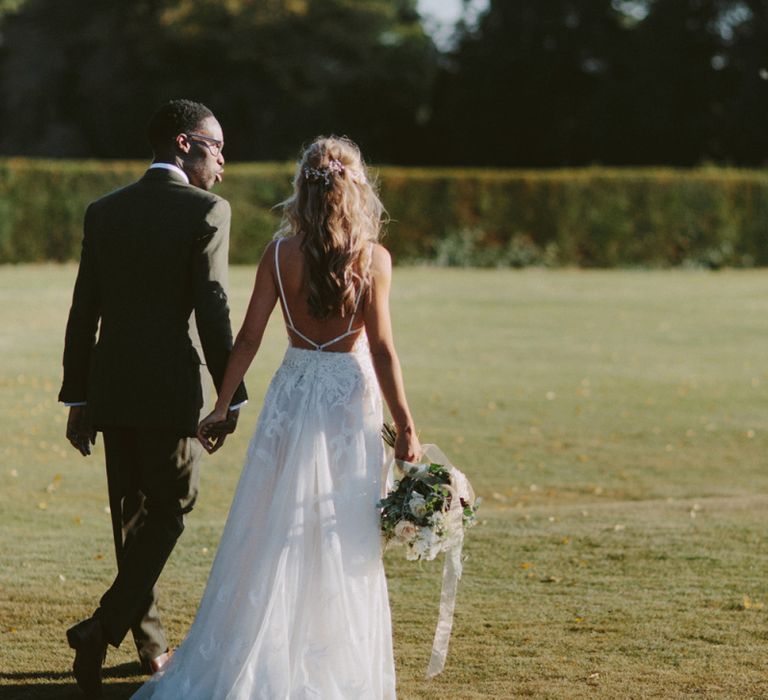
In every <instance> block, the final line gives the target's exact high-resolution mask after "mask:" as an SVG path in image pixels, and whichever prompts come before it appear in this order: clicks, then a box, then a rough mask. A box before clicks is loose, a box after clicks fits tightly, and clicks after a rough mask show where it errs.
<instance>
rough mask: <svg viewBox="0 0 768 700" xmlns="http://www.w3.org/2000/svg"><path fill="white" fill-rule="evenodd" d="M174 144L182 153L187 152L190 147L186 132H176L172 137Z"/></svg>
mask: <svg viewBox="0 0 768 700" xmlns="http://www.w3.org/2000/svg"><path fill="white" fill-rule="evenodd" d="M174 145H175V146H176V148H177V150H179V151H181V152H182V153H189V149H190V148H192V145H191V144H190V142H189V137H188V136H187V135H186V134H178V135H177V136H176V138H175V139H174Z"/></svg>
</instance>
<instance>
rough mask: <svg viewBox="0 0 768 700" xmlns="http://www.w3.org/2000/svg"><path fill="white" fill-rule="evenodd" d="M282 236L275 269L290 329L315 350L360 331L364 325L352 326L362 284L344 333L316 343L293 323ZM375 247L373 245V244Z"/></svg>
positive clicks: (278, 243) (276, 249)
mask: <svg viewBox="0 0 768 700" xmlns="http://www.w3.org/2000/svg"><path fill="white" fill-rule="evenodd" d="M282 240H283V239H282V238H278V239H277V243H276V245H275V269H276V271H277V284H278V286H279V287H280V298H281V299H282V301H283V308H284V309H285V316H286V318H287V320H288V323H287V324H286V325H287V327H288V329H289V330H291V331H293V332H294V333H295V334H296V335H297V336H299V338H301V339H302V340H305V341H306V342H307V343H309V344H310V345H311V346H312V347H314V349H315V350H320V351H322V350H325V348H327V347H329V346H331V345H334V344H335V343H338V342H339V341H340V340H344V338H347V337H348V336H350V335H354V334H355V333H357V332H358V331H361V330H362V326H360V327H358V328H352V326H353V325H354V323H355V314H357V307H358V305H359V304H360V299H361V298H362V296H363V285H362V284H361V285H360V289H358V291H357V297H356V298H355V308H354V309H353V310H352V316H351V318H350V319H349V326H347V330H346V331H345V332H344V333H342V334H341V335H339V336H336V337H335V338H333V339H332V340H328V341H326V342H325V343H316V342H315V341H314V340H312V339H311V338H307V336H306V335H304V334H303V333H302V332H301V331H300V330H299V329H298V328H296V326H295V325H294V323H293V318H291V311H290V309H289V308H288V299H287V298H286V296H285V290H284V289H283V278H282V275H281V274H280V257H279V254H278V253H279V250H280V243H281V242H282ZM371 247H373V246H371Z"/></svg>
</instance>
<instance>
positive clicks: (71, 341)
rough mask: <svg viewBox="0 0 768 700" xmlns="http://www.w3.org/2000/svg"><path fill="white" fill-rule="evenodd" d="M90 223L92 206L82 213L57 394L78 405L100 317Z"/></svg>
mask: <svg viewBox="0 0 768 700" xmlns="http://www.w3.org/2000/svg"><path fill="white" fill-rule="evenodd" d="M92 222H93V207H92V205H91V206H89V207H88V209H87V211H86V213H85V223H84V226H83V245H82V250H81V253H80V267H79V268H78V271H77V279H76V281H75V289H74V292H73V293H72V306H71V307H70V309H69V319H68V320H67V330H66V335H65V338H64V360H63V364H64V380H63V382H62V385H61V391H60V392H59V401H63V402H64V403H81V402H85V401H86V399H87V396H88V374H89V370H90V365H91V357H92V354H93V346H94V345H95V344H96V331H97V329H98V325H99V318H100V316H101V303H100V296H99V284H98V275H97V272H96V260H95V257H94V251H93V233H92Z"/></svg>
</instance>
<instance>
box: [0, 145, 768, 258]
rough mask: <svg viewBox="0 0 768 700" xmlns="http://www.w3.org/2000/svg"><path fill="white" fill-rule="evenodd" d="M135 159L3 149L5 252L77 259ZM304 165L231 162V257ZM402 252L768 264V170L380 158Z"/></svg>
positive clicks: (256, 237) (268, 225)
mask: <svg viewBox="0 0 768 700" xmlns="http://www.w3.org/2000/svg"><path fill="white" fill-rule="evenodd" d="M145 167H146V166H145V164H143V163H138V162H125V161H122V162H98V161H80V162H77V161H45V160H29V159H6V160H0V262H25V261H43V260H56V261H63V260H76V259H77V258H78V256H79V249H80V239H81V226H82V218H83V213H84V211H85V208H86V206H87V204H88V202H90V201H92V200H93V199H95V198H97V197H99V196H100V195H102V194H104V193H106V192H108V191H110V190H112V189H115V188H117V187H120V186H122V185H124V184H127V183H129V182H131V181H132V180H134V179H135V178H137V177H139V176H140V175H141V173H142V172H143V170H144V168H145ZM292 174H293V165H290V164H240V165H232V166H228V167H227V175H226V177H225V180H224V183H223V184H222V186H221V187H220V188H219V189H218V190H217V192H219V193H220V194H221V195H222V196H224V197H226V198H227V199H228V200H229V201H230V203H231V204H232V211H233V221H232V242H231V249H230V259H231V261H232V262H234V263H254V262H257V261H258V259H259V257H260V255H261V251H262V250H263V249H264V247H265V246H266V244H267V242H268V241H269V240H270V239H271V238H272V236H273V234H274V232H275V230H276V228H277V225H278V222H279V220H280V211H279V209H278V208H275V205H277V204H278V203H279V202H281V201H282V200H283V199H285V198H286V197H287V196H288V195H289V194H290V191H291V178H292ZM379 179H380V183H381V194H382V198H383V200H384V203H385V205H386V207H387V209H388V211H389V214H390V217H391V222H390V224H389V226H388V230H387V236H386V238H385V243H386V245H387V246H388V247H389V248H390V250H391V251H392V252H393V254H394V256H395V258H396V260H398V261H400V262H403V261H426V262H430V263H433V264H437V265H440V266H456V267H527V266H532V265H535V266H554V265H576V266H581V267H616V266H656V267H664V266H670V265H682V266H690V267H711V268H719V267H724V266H734V267H749V266H753V265H766V264H768V235H766V233H767V232H766V226H767V225H768V175H766V174H765V173H762V172H759V171H744V170H730V169H713V168H708V169H699V170H689V171H681V170H666V169H636V170H617V169H605V168H589V169H582V170H561V171H490V170H486V171H483V170H457V169H453V170H449V169H433V170H425V169H404V168H382V169H381V170H380V171H379Z"/></svg>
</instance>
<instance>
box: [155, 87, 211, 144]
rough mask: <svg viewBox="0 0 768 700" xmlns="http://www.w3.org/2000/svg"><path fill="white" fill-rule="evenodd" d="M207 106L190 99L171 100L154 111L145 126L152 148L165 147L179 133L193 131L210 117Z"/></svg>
mask: <svg viewBox="0 0 768 700" xmlns="http://www.w3.org/2000/svg"><path fill="white" fill-rule="evenodd" d="M212 116H213V112H211V110H210V109H208V107H206V106H205V105H204V104H201V103H200V102H193V101H192V100H171V101H170V102H166V103H165V104H164V105H163V106H162V107H160V109H158V110H157V112H155V114H154V116H153V117H152V119H150V121H149V126H148V127H147V137H148V138H149V143H150V144H151V146H152V150H153V151H154V152H155V153H156V154H157V153H158V152H161V151H164V150H165V149H167V148H168V147H169V146H170V145H171V142H172V141H173V140H174V139H175V138H176V137H177V136H178V135H179V134H181V133H185V132H189V131H194V130H195V129H196V128H197V127H198V125H199V124H200V122H201V121H203V119H207V118H208V117H212Z"/></svg>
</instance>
